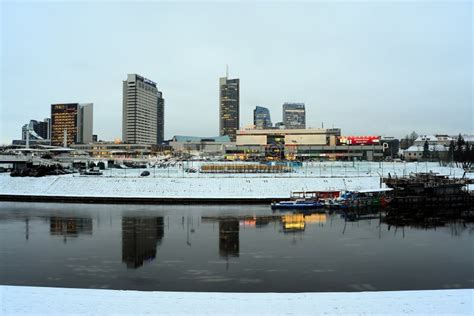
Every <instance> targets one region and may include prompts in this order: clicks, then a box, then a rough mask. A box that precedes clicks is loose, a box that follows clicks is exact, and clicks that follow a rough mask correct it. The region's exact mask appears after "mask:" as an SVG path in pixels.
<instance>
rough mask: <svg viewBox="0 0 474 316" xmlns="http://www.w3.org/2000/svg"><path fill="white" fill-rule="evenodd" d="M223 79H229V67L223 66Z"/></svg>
mask: <svg viewBox="0 0 474 316" xmlns="http://www.w3.org/2000/svg"><path fill="white" fill-rule="evenodd" d="M225 77H226V78H229V65H227V64H226V65H225Z"/></svg>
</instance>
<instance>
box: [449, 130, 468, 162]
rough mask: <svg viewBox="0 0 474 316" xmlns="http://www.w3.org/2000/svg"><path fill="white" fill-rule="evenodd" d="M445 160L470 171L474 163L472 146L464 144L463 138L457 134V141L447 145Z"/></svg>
mask: <svg viewBox="0 0 474 316" xmlns="http://www.w3.org/2000/svg"><path fill="white" fill-rule="evenodd" d="M446 160H447V161H448V162H454V163H455V164H456V166H459V167H462V168H464V169H470V168H471V167H472V165H473V163H474V146H473V144H471V143H469V142H466V141H465V140H464V137H462V135H461V134H459V136H458V139H457V141H456V142H454V140H452V141H451V143H450V144H449V150H448V155H447V157H446Z"/></svg>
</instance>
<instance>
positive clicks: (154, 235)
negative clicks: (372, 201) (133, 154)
mask: <svg viewBox="0 0 474 316" xmlns="http://www.w3.org/2000/svg"><path fill="white" fill-rule="evenodd" d="M389 215H390V214H389ZM0 284H9V285H34V286H54V287H78V288H110V289H134V290H165V291H248V292H258V291H264V292H313V291H379V290H420V289H445V288H473V287H474V224H473V223H472V222H469V221H465V220H462V219H459V218H457V217H453V216H449V218H446V217H443V216H438V215H436V216H431V217H430V219H428V220H425V221H422V222H420V221H419V220H413V219H407V218H405V217H404V218H399V217H393V216H388V215H387V214H386V213H378V212H369V211H359V212H355V213H349V214H347V213H337V212H331V213H329V212H326V213H325V212H322V213H314V214H293V213H291V212H287V213H280V212H272V211H271V210H270V208H269V207H267V206H258V205H253V206H252V205H250V206H249V205H240V206H209V205H187V206H179V205H170V206H143V205H79V204H51V203H44V204H40V203H7V202H3V203H0Z"/></svg>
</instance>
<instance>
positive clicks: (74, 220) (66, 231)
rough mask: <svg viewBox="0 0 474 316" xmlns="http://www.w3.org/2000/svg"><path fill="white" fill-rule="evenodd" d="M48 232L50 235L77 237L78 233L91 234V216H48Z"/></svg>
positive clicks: (65, 239)
mask: <svg viewBox="0 0 474 316" xmlns="http://www.w3.org/2000/svg"><path fill="white" fill-rule="evenodd" d="M49 233H50V235H52V236H63V237H64V242H66V241H67V237H78V236H79V235H80V234H85V235H92V218H80V217H50V219H49Z"/></svg>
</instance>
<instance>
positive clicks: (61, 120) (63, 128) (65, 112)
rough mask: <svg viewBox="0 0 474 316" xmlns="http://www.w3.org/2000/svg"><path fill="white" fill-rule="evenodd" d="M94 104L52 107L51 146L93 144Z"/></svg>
mask: <svg viewBox="0 0 474 316" xmlns="http://www.w3.org/2000/svg"><path fill="white" fill-rule="evenodd" d="M92 111H93V104H92V103H65V104H52V105H51V145H53V146H62V145H63V144H64V138H66V144H67V145H70V144H88V143H91V142H92V130H93V126H92V123H93V113H92Z"/></svg>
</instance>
